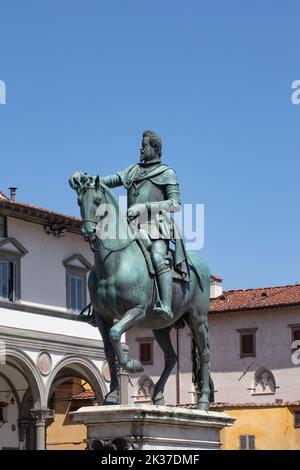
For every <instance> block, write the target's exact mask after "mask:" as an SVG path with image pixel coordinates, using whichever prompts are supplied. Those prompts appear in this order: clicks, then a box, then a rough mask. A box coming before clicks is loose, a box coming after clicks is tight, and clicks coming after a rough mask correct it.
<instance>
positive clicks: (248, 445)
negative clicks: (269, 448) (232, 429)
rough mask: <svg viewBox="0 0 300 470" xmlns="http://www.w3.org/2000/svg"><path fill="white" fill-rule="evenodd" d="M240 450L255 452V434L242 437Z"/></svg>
mask: <svg viewBox="0 0 300 470" xmlns="http://www.w3.org/2000/svg"><path fill="white" fill-rule="evenodd" d="M240 450H255V436H254V435H253V434H244V435H241V436H240Z"/></svg>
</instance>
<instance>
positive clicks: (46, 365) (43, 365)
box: [37, 351, 52, 375]
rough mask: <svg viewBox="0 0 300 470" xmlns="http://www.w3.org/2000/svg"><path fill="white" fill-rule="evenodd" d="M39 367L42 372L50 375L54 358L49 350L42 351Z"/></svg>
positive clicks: (38, 361) (38, 360)
mask: <svg viewBox="0 0 300 470" xmlns="http://www.w3.org/2000/svg"><path fill="white" fill-rule="evenodd" d="M37 367H38V369H39V371H40V373H41V374H43V375H48V374H50V372H51V369H52V359H51V356H50V354H49V353H48V352H47V351H41V352H40V354H39V355H38V358H37Z"/></svg>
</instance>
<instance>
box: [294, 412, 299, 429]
mask: <svg viewBox="0 0 300 470" xmlns="http://www.w3.org/2000/svg"><path fill="white" fill-rule="evenodd" d="M294 426H295V428H300V410H299V411H295V423H294Z"/></svg>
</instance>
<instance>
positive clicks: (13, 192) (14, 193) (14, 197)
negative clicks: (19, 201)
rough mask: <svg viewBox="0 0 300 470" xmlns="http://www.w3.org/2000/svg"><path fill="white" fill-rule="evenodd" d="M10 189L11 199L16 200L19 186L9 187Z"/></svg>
mask: <svg viewBox="0 0 300 470" xmlns="http://www.w3.org/2000/svg"><path fill="white" fill-rule="evenodd" d="M8 189H9V190H10V199H11V200H12V201H15V200H16V194H17V189H18V188H15V187H14V186H12V187H10V188H8Z"/></svg>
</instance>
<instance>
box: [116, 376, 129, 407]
mask: <svg viewBox="0 0 300 470" xmlns="http://www.w3.org/2000/svg"><path fill="white" fill-rule="evenodd" d="M118 378H119V384H120V405H127V404H128V372H126V371H125V370H123V369H122V368H118Z"/></svg>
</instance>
